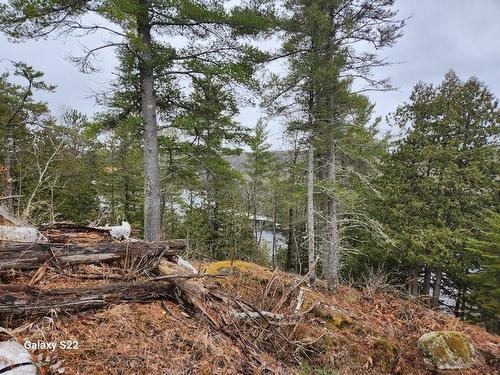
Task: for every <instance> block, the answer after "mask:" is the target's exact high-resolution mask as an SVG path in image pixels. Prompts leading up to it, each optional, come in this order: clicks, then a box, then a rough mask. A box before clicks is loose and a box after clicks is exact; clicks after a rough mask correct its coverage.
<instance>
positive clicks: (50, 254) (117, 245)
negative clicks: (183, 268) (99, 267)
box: [0, 240, 186, 271]
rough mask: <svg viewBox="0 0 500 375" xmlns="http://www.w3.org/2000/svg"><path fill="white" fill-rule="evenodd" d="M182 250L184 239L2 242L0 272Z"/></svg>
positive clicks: (142, 259) (144, 257) (138, 258)
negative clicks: (47, 264)
mask: <svg viewBox="0 0 500 375" xmlns="http://www.w3.org/2000/svg"><path fill="white" fill-rule="evenodd" d="M185 247H186V241H185V240H171V241H165V242H146V241H134V242H128V241H123V242H103V243H96V244H92V245H86V246H85V245H75V244H48V243H37V242H35V243H3V244H2V245H1V246H0V271H5V270H10V269H14V270H30V269H36V268H38V267H40V266H42V265H43V264H44V263H45V262H46V261H52V262H53V263H54V264H56V265H59V266H65V265H73V264H91V263H100V262H112V261H116V260H120V259H124V258H129V260H131V259H132V260H133V259H135V260H136V261H138V262H141V263H144V262H147V261H149V260H152V259H156V258H158V257H160V256H173V255H176V253H177V250H180V249H183V248H185Z"/></svg>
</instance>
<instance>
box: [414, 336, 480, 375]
mask: <svg viewBox="0 0 500 375" xmlns="http://www.w3.org/2000/svg"><path fill="white" fill-rule="evenodd" d="M418 347H419V349H420V351H421V352H422V354H423V356H424V361H425V362H426V363H427V364H428V365H432V366H434V367H435V368H437V369H440V370H446V369H461V368H466V367H469V366H471V365H472V364H473V363H474V347H473V346H472V344H471V342H470V341H469V339H468V338H467V336H465V335H464V334H463V333H462V332H456V331H433V332H429V333H426V334H425V335H422V336H421V337H420V339H419V340H418Z"/></svg>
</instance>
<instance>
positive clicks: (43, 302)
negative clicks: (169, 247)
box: [0, 280, 175, 316]
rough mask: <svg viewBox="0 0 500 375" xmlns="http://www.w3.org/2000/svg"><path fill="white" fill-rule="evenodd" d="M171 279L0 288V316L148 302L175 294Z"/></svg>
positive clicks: (7, 286) (0, 286)
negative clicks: (86, 285) (75, 285)
mask: <svg viewBox="0 0 500 375" xmlns="http://www.w3.org/2000/svg"><path fill="white" fill-rule="evenodd" d="M174 289H175V286H174V284H173V283H172V282H171V281H170V280H158V281H146V282H130V283H114V284H107V285H104V286H103V285H99V286H92V287H87V288H64V289H52V290H51V289H38V288H33V287H30V286H26V285H0V315H1V314H8V315H9V316H20V315H27V316H32V315H43V314H46V313H48V312H49V311H50V310H52V309H56V308H57V309H60V310H62V311H66V312H70V311H81V310H86V309H91V308H103V307H107V306H109V305H110V304H113V303H124V302H150V301H154V300H162V299H166V298H168V296H173V295H174Z"/></svg>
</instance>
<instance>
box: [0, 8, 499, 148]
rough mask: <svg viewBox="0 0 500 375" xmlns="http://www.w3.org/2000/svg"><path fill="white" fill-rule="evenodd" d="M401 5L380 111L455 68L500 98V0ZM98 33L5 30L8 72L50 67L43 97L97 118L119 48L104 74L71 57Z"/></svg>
mask: <svg viewBox="0 0 500 375" xmlns="http://www.w3.org/2000/svg"><path fill="white" fill-rule="evenodd" d="M397 7H398V9H399V12H400V17H402V18H406V17H411V18H410V19H409V20H408V21H407V26H406V28H405V30H404V36H403V37H402V38H401V39H400V40H399V41H398V43H397V44H396V45H395V47H393V48H391V49H387V50H385V51H383V53H382V55H384V56H386V57H388V58H389V59H390V60H392V61H398V62H400V63H399V64H396V65H392V66H390V67H386V68H383V69H380V70H379V71H377V72H376V75H377V76H380V77H383V76H387V77H391V80H392V83H393V85H394V86H395V87H397V88H398V89H397V90H396V91H391V92H379V93H369V94H368V95H369V96H370V98H371V99H372V101H374V102H375V103H376V109H375V111H376V114H377V115H381V116H383V117H385V115H387V114H388V113H389V112H392V111H394V109H395V108H396V107H397V105H398V104H400V103H402V102H404V101H405V100H407V99H408V96H409V94H410V92H411V89H412V87H413V86H414V85H415V84H416V83H417V82H418V81H424V82H433V83H439V82H440V81H441V80H442V78H443V76H444V74H445V73H446V72H447V71H448V70H450V69H453V70H455V71H456V72H457V73H458V75H459V76H460V77H461V78H463V79H466V78H468V77H470V76H476V77H478V78H479V79H480V80H482V81H484V82H485V83H486V84H487V85H488V86H489V88H490V89H491V90H492V91H493V92H494V93H495V94H496V95H497V97H500V0H475V1H471V0H398V1H397ZM92 38H93V39H90V40H89V41H85V40H83V41H82V40H77V39H76V38H67V39H58V40H43V41H37V42H25V43H18V44H13V43H10V42H9V41H8V40H7V39H6V38H5V36H3V35H0V71H5V69H6V66H7V64H6V63H5V60H3V62H2V61H1V60H2V59H12V60H22V61H24V62H26V63H28V64H30V65H32V66H34V67H35V68H36V69H38V70H41V71H43V72H45V75H46V81H47V82H48V83H51V84H55V85H57V90H56V92H55V93H53V94H44V95H43V96H42V97H41V99H43V100H46V101H47V102H48V103H49V106H50V108H51V110H52V111H53V113H54V114H55V115H59V114H60V113H61V112H62V111H63V110H64V109H66V108H76V109H78V110H79V111H81V112H84V113H86V114H88V115H90V116H91V115H92V114H93V113H95V111H96V110H98V108H96V106H95V102H94V99H93V98H92V92H93V90H98V89H99V88H102V87H103V85H107V84H108V83H109V82H110V81H111V80H112V79H113V76H112V71H113V66H114V65H115V62H116V61H115V59H114V56H113V53H112V51H107V52H104V53H102V54H101V55H100V60H101V61H100V64H99V66H100V68H101V72H100V73H94V74H91V75H88V74H83V73H80V72H79V71H78V69H77V68H76V67H75V66H74V65H72V63H71V62H69V61H68V56H71V55H78V54H79V52H81V50H82V49H81V46H82V44H89V43H88V42H90V45H92V44H93V45H98V44H99V42H100V41H101V39H102V37H101V36H93V37H92ZM260 115H261V114H260V113H259V112H258V111H256V110H255V109H251V108H245V109H244V110H243V111H242V113H241V115H240V116H239V120H240V121H241V122H243V123H245V124H246V125H249V126H253V125H254V124H255V122H256V120H257V118H258V117H259V116H260ZM383 126H384V125H383ZM270 131H271V137H272V143H273V145H274V147H275V148H280V147H282V146H283V143H282V140H281V135H280V134H281V129H280V128H279V125H277V124H275V125H273V126H272V128H271V129H270Z"/></svg>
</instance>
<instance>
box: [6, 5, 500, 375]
mask: <svg viewBox="0 0 500 375" xmlns="http://www.w3.org/2000/svg"><path fill="white" fill-rule="evenodd" d="M96 19H97V20H99V21H97V22H96V21H95V20H96ZM406 21H407V20H404V19H402V17H401V16H400V15H399V14H398V12H397V9H396V7H395V5H394V1H393V0H371V1H367V0H335V1H333V0H285V1H272V0H263V1H236V2H227V1H192V0H180V1H174V2H171V1H164V0H112V1H108V0H99V1H97V0H95V1H83V0H81V1H61V0H47V1H35V0H12V1H6V2H2V3H0V30H1V32H2V33H4V34H5V35H7V36H8V37H9V38H10V40H11V41H12V42H21V41H27V40H30V41H33V40H40V39H43V38H45V37H54V38H79V37H81V36H82V35H87V34H89V33H94V32H100V33H102V35H104V36H105V37H103V38H102V45H99V46H82V51H81V55H78V56H72V57H71V60H72V62H73V63H74V64H76V65H77V66H78V67H79V68H80V69H81V70H82V72H85V73H87V74H89V75H92V74H93V72H95V71H96V70H97V69H98V68H99V52H100V51H102V50H104V49H112V50H113V51H114V53H115V54H116V56H117V61H118V65H117V66H115V68H114V75H115V79H114V81H113V82H112V83H111V85H110V86H109V87H103V88H102V91H101V92H99V93H97V94H96V103H97V104H99V105H100V107H99V108H105V109H104V110H100V109H99V110H96V112H95V113H94V114H93V115H87V114H83V113H81V112H80V111H79V108H74V109H68V110H65V111H64V113H53V112H51V111H50V110H49V108H48V106H47V103H45V102H44V101H41V100H40V99H39V98H40V95H41V94H42V93H43V95H45V96H46V95H54V94H55V93H57V90H58V89H59V88H58V87H55V86H53V85H52V83H51V82H49V81H48V80H47V79H46V78H45V77H44V73H43V72H41V71H38V69H37V59H36V57H35V56H34V57H33V59H32V60H31V61H12V60H10V57H9V55H8V51H2V52H1V55H0V58H2V59H3V60H2V61H3V62H2V63H3V64H4V66H5V69H4V70H3V72H4V73H2V75H1V76H0V137H1V139H2V146H1V155H0V160H1V163H2V166H1V168H2V176H1V184H2V185H1V186H2V197H1V198H0V199H1V201H0V203H1V204H3V205H4V206H5V207H6V208H7V209H9V210H10V211H12V212H13V213H14V214H16V215H17V216H18V217H19V218H21V219H22V220H25V221H27V222H30V223H33V224H35V225H39V224H42V223H53V222H60V221H67V222H74V223H78V224H84V225H93V226H103V225H106V224H110V225H113V224H121V223H122V222H128V223H130V225H131V227H132V228H133V231H135V232H136V233H135V236H137V237H141V238H144V239H145V240H147V241H163V240H169V239H176V238H184V239H186V240H187V248H186V250H185V252H184V253H183V257H184V258H186V259H190V260H192V261H199V262H207V261H217V260H244V261H249V262H254V263H257V264H260V265H262V266H266V267H269V268H271V269H279V270H281V271H286V272H290V273H295V274H299V275H307V279H308V281H309V282H310V283H311V285H314V283H315V282H316V283H318V282H319V283H323V282H325V291H324V293H330V292H335V291H338V290H339V288H340V290H344V289H342V288H346V287H345V284H349V285H351V286H359V285H364V286H366V285H372V283H373V280H377V282H380V281H381V280H383V282H384V284H386V286H387V285H390V288H389V289H391V290H397V293H400V292H403V293H404V294H405V295H407V294H409V295H411V296H414V297H417V296H420V297H419V298H418V299H419V301H420V303H422V304H425V305H427V306H429V307H432V308H435V309H438V310H444V311H445V312H446V313H449V314H454V315H455V316H456V317H458V318H461V319H464V320H467V321H469V322H475V323H478V324H480V325H481V326H482V327H484V328H485V329H487V330H488V331H490V332H492V333H496V334H498V333H499V330H500V327H499V325H498V322H499V311H500V306H499V301H500V274H499V273H500V259H499V257H500V249H499V246H500V239H499V226H500V214H499V211H498V210H499V203H500V200H499V195H498V178H499V169H498V166H499V163H498V140H499V125H500V109H499V108H498V98H497V96H496V95H495V93H494V91H492V90H490V89H489V88H488V86H487V85H486V84H485V83H484V82H482V81H481V80H480V79H479V78H475V77H467V76H460V75H459V74H457V73H455V72H454V71H453V70H450V71H449V72H448V73H447V74H446V75H445V76H443V77H440V82H439V83H437V84H436V83H430V82H421V81H420V82H419V77H413V78H414V82H415V85H414V88H413V90H412V92H411V94H410V95H409V97H408V98H407V100H406V101H404V102H402V103H400V105H399V106H398V107H397V108H394V111H393V112H392V113H391V115H390V116H388V117H387V118H380V117H376V116H375V115H374V107H375V105H376V103H374V102H372V101H371V100H370V99H369V97H368V96H367V95H366V93H367V92H368V91H371V90H382V91H384V90H393V89H395V88H394V87H393V86H392V85H391V77H390V75H391V61H390V59H387V58H386V54H387V52H388V51H390V49H391V47H392V46H394V45H395V44H396V43H397V42H398V40H399V39H400V38H401V36H402V35H403V34H404V32H405V22H406ZM277 66H279V68H277ZM380 68H384V70H383V72H384V74H387V76H384V77H383V78H379V77H380V74H381V73H380V70H379V69H380ZM450 68H453V66H450ZM375 73H377V74H375ZM252 105H253V106H258V107H259V108H262V109H263V111H264V114H263V115H262V116H261V117H260V118H259V119H258V121H256V123H255V124H253V125H252V126H249V125H247V124H243V123H242V122H241V121H240V122H239V121H238V120H237V118H238V115H239V114H240V111H241V109H242V108H243V107H248V106H252ZM273 124H274V125H276V124H279V125H280V129H282V134H281V135H282V137H281V138H282V139H283V140H284V141H283V142H282V143H281V144H276V142H275V141H273V140H271V137H270V128H271V127H272V126H274V125H273ZM273 129H276V128H275V127H274V128H273ZM388 129H390V132H388V131H387V130H388ZM272 139H275V138H272ZM323 280H324V281H323ZM268 281H269V280H268ZM321 285H323V284H321ZM384 288H385V287H384ZM384 290H385V289H384ZM350 293H351V292H350ZM352 293H354V292H352ZM325 298H326V297H325ZM336 298H338V297H336ZM356 298H358V297H356ZM363 303H364V302H363ZM412 306H413V305H412ZM411 308H412V309H413V308H414V307H411ZM363 309H364V308H363ZM365 310H366V309H365ZM365 310H363V311H365ZM412 311H413V310H412ZM436 316H438V315H436ZM450 324H451V323H450ZM457 324H458V323H457ZM412 332H413V331H412ZM406 365H407V364H406ZM304 371H305V370H304ZM391 371H392V370H391ZM375 373H376V372H375ZM380 373H382V372H380Z"/></svg>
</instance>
